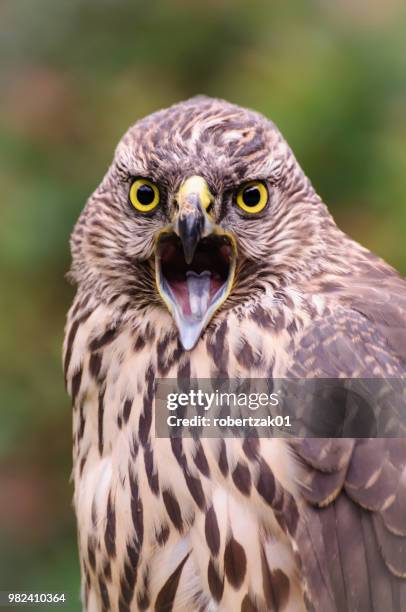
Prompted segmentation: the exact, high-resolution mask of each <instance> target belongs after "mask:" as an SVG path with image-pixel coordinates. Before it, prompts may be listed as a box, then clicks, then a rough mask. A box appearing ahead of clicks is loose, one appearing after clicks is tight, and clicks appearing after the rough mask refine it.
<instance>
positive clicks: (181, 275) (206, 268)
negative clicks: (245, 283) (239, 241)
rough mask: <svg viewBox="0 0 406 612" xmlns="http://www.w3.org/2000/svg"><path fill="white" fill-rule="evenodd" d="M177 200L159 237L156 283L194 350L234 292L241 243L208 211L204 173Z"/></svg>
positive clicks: (187, 183)
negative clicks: (174, 212) (216, 221)
mask: <svg viewBox="0 0 406 612" xmlns="http://www.w3.org/2000/svg"><path fill="white" fill-rule="evenodd" d="M177 202H178V206H179V210H178V213H177V215H176V217H175V219H174V221H173V223H172V225H170V226H169V227H166V228H165V229H164V230H163V231H162V232H160V233H159V234H158V236H157V239H156V251H155V260H156V266H155V269H156V283H157V288H158V291H159V293H160V295H161V297H162V299H163V301H164V302H165V304H166V305H167V307H168V309H169V311H170V313H171V314H172V316H173V318H174V321H175V323H176V325H177V327H178V330H179V335H180V340H181V343H182V345H183V347H184V348H185V349H186V350H190V349H192V348H193V347H194V346H195V345H196V343H197V341H198V340H199V338H200V336H201V334H202V332H203V330H204V329H205V327H206V326H207V324H208V323H209V321H210V319H211V318H212V317H213V315H214V313H215V312H216V311H217V310H218V308H220V306H221V305H222V304H223V302H224V301H225V300H226V299H227V297H228V295H229V294H230V291H231V289H232V286H233V281H234V276H235V268H236V260H237V248H236V243H235V239H234V237H233V236H232V235H231V234H228V233H227V232H225V231H224V230H223V229H222V228H221V227H220V226H218V225H216V224H215V223H214V221H213V220H212V218H211V217H210V215H209V213H208V209H209V207H210V204H211V203H212V202H213V196H212V195H211V193H210V190H209V187H208V185H207V183H206V181H205V180H204V178H202V177H201V176H191V177H189V178H187V179H186V180H185V181H184V182H183V184H182V185H181V187H180V189H179V192H178V195H177Z"/></svg>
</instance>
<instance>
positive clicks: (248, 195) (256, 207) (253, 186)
mask: <svg viewBox="0 0 406 612" xmlns="http://www.w3.org/2000/svg"><path fill="white" fill-rule="evenodd" d="M236 201H237V204H238V206H239V207H240V208H241V209H242V210H244V211H245V212H248V213H252V214H255V213H259V212H261V210H263V209H264V208H265V206H266V205H267V202H268V190H267V188H266V187H265V185H264V184H263V183H261V181H251V182H249V183H246V184H245V185H244V187H241V189H240V190H239V191H238V193H237V200H236Z"/></svg>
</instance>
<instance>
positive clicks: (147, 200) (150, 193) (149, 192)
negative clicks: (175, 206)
mask: <svg viewBox="0 0 406 612" xmlns="http://www.w3.org/2000/svg"><path fill="white" fill-rule="evenodd" d="M154 197H155V193H154V190H153V189H152V187H150V186H149V185H141V186H140V187H138V189H137V198H138V201H139V202H140V203H141V204H144V206H146V205H148V204H152V202H153V201H154Z"/></svg>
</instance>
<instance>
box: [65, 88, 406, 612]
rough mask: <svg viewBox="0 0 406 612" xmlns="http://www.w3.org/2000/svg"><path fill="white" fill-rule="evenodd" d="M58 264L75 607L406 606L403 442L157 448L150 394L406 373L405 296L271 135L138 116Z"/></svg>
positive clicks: (194, 103) (189, 105) (234, 121)
mask: <svg viewBox="0 0 406 612" xmlns="http://www.w3.org/2000/svg"><path fill="white" fill-rule="evenodd" d="M343 180H345V178H343ZM71 250H72V267H71V272H70V277H71V279H72V281H73V282H74V283H75V284H76V286H77V293H76V297H75V299H74V303H73V305H72V307H71V309H70V311H69V314H68V320H67V326H66V337H65V344H64V363H65V373H66V383H67V388H68V391H69V394H70V396H71V398H72V402H73V457H74V468H73V477H74V489H75V490H74V505H75V511H76V516H77V525H78V540H79V551H80V563H81V572H82V599H83V607H84V609H85V610H88V611H89V612H94V611H101V610H103V611H104V610H113V611H116V610H117V611H120V612H125V611H128V610H156V611H164V610H165V611H170V610H173V611H206V612H209V611H216V610H219V611H220V610H221V611H232V612H234V611H237V610H241V611H243V612H248V611H254V610H258V611H259V612H262V611H265V610H278V611H282V610H284V611H301V610H315V611H317V612H319V611H320V612H333V611H337V612H345V611H355V610H357V611H359V612H367V611H373V612H382V611H385V612H389V611H399V610H406V580H405V577H406V443H405V439H402V438H401V437H399V436H398V437H393V436H392V437H380V438H363V437H360V438H340V437H336V438H334V437H333V438H332V437H330V438H323V437H321V438H316V437H300V438H299V437H293V438H289V437H284V438H282V437H273V438H264V437H255V436H252V437H250V436H246V437H244V436H243V437H241V438H238V437H234V438H227V437H217V438H203V437H183V438H182V437H178V438H175V437H172V438H161V437H158V436H157V435H156V428H155V416H156V415H155V407H156V406H155V404H156V402H155V391H156V384H157V380H158V379H182V380H185V379H186V380H187V379H194V378H207V379H209V378H210V379H211V378H213V379H224V378H226V379H230V380H231V379H243V378H246V379H252V378H258V379H268V380H272V379H277V378H278V379H279V378H280V379H283V378H285V377H289V376H292V377H297V378H304V379H305V378H327V379H338V378H343V377H344V378H346V377H348V378H365V379H375V378H377V379H379V378H393V379H401V378H402V377H404V374H405V364H406V329H405V313H406V283H405V280H404V279H403V278H402V277H401V276H400V275H399V274H398V273H397V272H396V271H395V270H394V269H392V268H391V267H390V266H389V265H388V264H386V263H385V262H384V261H382V260H381V259H379V258H378V257H376V256H375V255H373V254H372V253H371V252H369V251H368V250H367V249H365V248H363V247H362V246H360V245H359V244H357V243H356V242H354V241H353V240H351V239H350V238H349V237H348V236H347V235H345V234H344V233H343V232H342V231H340V230H339V229H338V227H337V226H336V224H335V222H334V220H333V219H332V217H331V215H330V213H329V212H328V209H327V207H326V205H325V204H324V203H323V202H322V200H321V199H320V197H319V196H318V195H317V194H316V192H315V190H314V188H313V187H312V185H311V183H310V181H309V179H308V178H307V177H306V176H305V174H304V172H303V171H302V169H301V168H300V166H299V164H298V162H297V161H296V159H295V157H294V155H293V153H292V151H291V149H290V148H289V146H288V144H287V142H286V141H285V139H284V138H283V136H282V135H281V133H280V132H279V131H278V129H277V128H276V127H275V125H274V124H273V123H272V122H270V121H269V120H267V119H266V118H265V117H263V116H262V115H260V114H258V113H256V112H253V111H250V110H246V109H243V108H240V107H239V106H235V105H233V104H230V103H228V102H226V101H223V100H218V99H211V98H208V97H204V96H198V97H195V98H192V99H190V100H188V101H185V102H181V103H179V104H176V105H174V106H172V107H170V108H168V109H165V110H161V111H159V112H156V113H154V114H152V115H150V116H148V117H146V118H144V119H141V120H139V121H137V122H136V123H135V125H133V126H132V127H130V129H129V130H128V131H127V133H126V134H125V135H124V137H123V138H122V140H121V141H120V142H119V144H118V146H117V149H116V151H115V155H114V159H113V162H112V164H111V166H110V167H109V169H108V171H107V173H106V175H105V176H104V178H103V180H102V182H101V184H100V186H99V187H98V188H97V189H96V191H95V192H94V193H93V195H92V196H91V197H90V198H89V200H88V202H87V204H86V206H85V208H84V210H83V212H82V214H81V215H80V218H79V220H78V222H77V224H76V226H75V228H74V231H73V234H72V239H71Z"/></svg>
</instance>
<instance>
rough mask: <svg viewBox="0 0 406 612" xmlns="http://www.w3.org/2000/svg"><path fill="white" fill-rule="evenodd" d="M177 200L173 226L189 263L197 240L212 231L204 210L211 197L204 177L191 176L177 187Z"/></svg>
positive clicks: (210, 201)
mask: <svg viewBox="0 0 406 612" xmlns="http://www.w3.org/2000/svg"><path fill="white" fill-rule="evenodd" d="M177 201H178V205H179V212H178V215H177V217H176V219H175V222H174V226H173V227H174V231H175V233H176V234H177V235H178V236H179V238H180V240H181V242H182V245H183V252H184V254H185V260H186V263H187V264H190V263H191V262H192V260H193V255H194V253H195V250H196V247H197V244H198V242H199V240H200V239H201V238H203V237H204V236H208V235H209V234H211V233H212V231H213V224H212V222H211V220H210V217H209V215H208V213H207V212H206V210H207V209H208V208H209V206H210V204H211V203H212V201H213V197H212V195H211V193H210V191H209V187H208V185H207V183H206V181H205V180H204V178H202V177H201V176H191V177H190V178H188V179H186V181H184V182H183V184H182V186H181V188H180V189H179V193H178V197H177Z"/></svg>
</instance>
